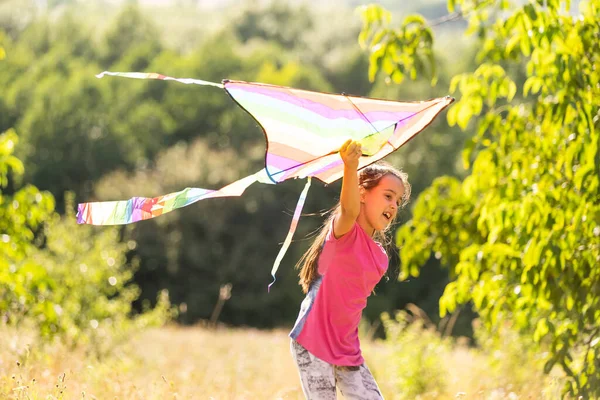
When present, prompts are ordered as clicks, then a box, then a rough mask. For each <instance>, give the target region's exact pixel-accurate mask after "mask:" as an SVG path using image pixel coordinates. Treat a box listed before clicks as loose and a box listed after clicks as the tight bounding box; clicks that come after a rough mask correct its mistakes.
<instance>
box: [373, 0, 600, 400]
mask: <svg viewBox="0 0 600 400" xmlns="http://www.w3.org/2000/svg"><path fill="white" fill-rule="evenodd" d="M455 8H457V9H459V10H460V13H461V15H464V16H465V17H466V18H468V20H469V29H468V31H469V32H470V33H477V35H478V36H479V38H480V50H479V54H478V60H480V65H479V66H478V67H477V69H475V71H473V72H468V73H462V74H459V75H457V76H455V77H454V78H453V79H452V82H451V84H450V87H449V91H450V92H451V93H457V94H458V95H459V101H458V102H457V103H456V105H455V106H454V107H453V108H452V109H451V110H450V111H449V112H448V114H447V116H448V123H449V124H450V125H454V124H457V125H458V126H460V127H461V128H462V129H466V128H467V127H468V126H469V125H470V124H472V125H473V126H474V127H475V129H476V133H475V135H474V136H473V138H472V139H470V140H469V141H468V142H467V144H466V146H465V149H464V152H463V159H464V162H465V164H466V166H470V164H471V161H472V166H471V170H470V175H469V176H468V177H466V178H465V179H464V180H462V181H459V180H457V179H455V178H451V177H443V178H439V179H437V180H435V181H434V183H433V184H432V186H431V187H430V188H428V189H427V190H425V191H424V192H423V193H422V194H421V195H420V196H419V198H418V200H417V202H416V204H415V207H414V210H413V219H412V220H411V221H410V222H409V223H408V224H406V225H405V226H404V227H402V228H401V229H400V230H399V232H398V236H397V240H398V243H401V244H402V246H403V248H402V251H401V259H402V263H403V264H402V270H403V277H407V276H410V275H412V276H417V275H418V274H419V268H420V266H421V265H423V263H424V262H426V261H427V260H428V259H429V258H430V257H431V256H432V255H435V256H436V258H441V261H442V262H443V264H444V265H446V266H448V267H449V268H450V270H451V273H452V275H453V276H454V280H453V281H452V282H451V283H449V284H448V285H447V286H446V289H445V292H444V295H443V297H442V298H441V299H440V308H441V312H442V314H444V313H446V312H452V311H454V310H455V309H456V307H457V305H459V304H464V303H466V302H469V301H472V302H473V304H474V306H475V308H476V310H477V311H478V312H479V314H480V315H481V317H482V318H483V319H484V320H485V321H486V322H487V324H488V326H489V327H490V328H491V329H494V327H495V326H497V325H498V324H500V323H501V322H502V321H511V322H512V323H513V324H514V326H516V327H518V328H519V329H520V330H521V331H522V332H523V333H524V334H525V335H530V336H531V337H532V338H533V339H534V340H535V341H536V342H538V343H541V344H543V345H546V346H548V347H549V349H550V350H551V351H550V356H549V358H548V360H547V363H546V366H545V371H546V372H549V371H550V370H551V369H552V367H553V366H554V365H558V366H560V367H561V368H562V369H563V370H564V371H565V372H566V374H567V375H568V376H569V377H570V381H569V383H568V385H567V387H566V388H565V390H566V391H568V392H570V393H572V394H577V395H583V396H585V397H586V398H595V397H597V396H600V188H599V179H600V149H599V147H600V141H599V136H600V129H599V128H600V71H599V70H598V65H600V25H598V20H599V19H600V2H599V1H597V0H590V1H582V2H580V3H579V9H578V10H577V11H574V12H573V13H572V12H571V4H570V2H569V1H565V2H562V1H558V0H548V1H529V2H526V3H525V4H521V3H520V4H519V5H511V4H509V2H507V1H501V2H491V1H466V0H465V1H460V0H458V1H454V0H451V1H449V2H448V9H449V11H451V12H454V11H455ZM382 15H385V11H384V10H382V9H380V8H379V7H375V6H374V7H371V8H369V9H367V11H366V12H365V14H364V16H365V21H366V22H365V28H364V30H363V33H362V37H363V38H364V37H370V38H371V39H370V41H368V43H369V45H370V48H371V50H372V57H371V65H372V68H373V69H374V70H383V72H384V73H386V74H387V75H391V76H392V78H393V77H394V76H395V77H396V80H399V79H397V77H398V75H399V74H405V73H406V72H410V66H411V65H413V64H414V63H416V62H417V61H416V60H417V58H418V55H419V53H422V54H429V51H430V50H429V49H430V43H431V41H430V40H429V39H427V40H418V39H415V38H421V39H422V38H423V35H425V36H427V37H428V35H429V30H428V29H429V28H427V23H426V22H425V21H422V20H419V19H418V18H412V17H409V18H408V19H407V20H406V21H405V23H404V24H403V25H402V27H401V28H400V30H399V31H398V30H394V29H390V28H389V27H387V26H385V25H384V26H382V17H381V16H382ZM416 20H419V21H420V22H419V23H420V24H421V25H422V26H419V27H418V28H416V29H415V30H414V31H413V33H414V32H417V33H414V34H413V35H412V36H407V35H406V34H405V33H404V30H405V27H406V26H407V24H409V23H411V21H416ZM413 39H414V40H413ZM382 48H385V49H387V50H386V51H382V50H381V49H382ZM407 50H409V51H407ZM398 53H404V54H409V55H414V56H415V57H412V59H405V58H404V57H403V56H401V55H398ZM398 57H401V58H400V61H398ZM522 76H524V77H525V80H524V82H522V83H521V82H520V77H522Z"/></svg>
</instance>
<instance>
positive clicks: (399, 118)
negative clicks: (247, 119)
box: [223, 80, 454, 183]
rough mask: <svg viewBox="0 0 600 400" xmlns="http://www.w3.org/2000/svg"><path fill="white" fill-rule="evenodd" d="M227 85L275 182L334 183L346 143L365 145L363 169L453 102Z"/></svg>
mask: <svg viewBox="0 0 600 400" xmlns="http://www.w3.org/2000/svg"><path fill="white" fill-rule="evenodd" d="M223 84H224V87H225V90H226V91H227V93H229V95H230V96H231V97H232V98H233V99H234V100H235V101H236V102H237V103H238V104H239V105H240V106H241V107H242V108H243V109H244V110H246V111H247V112H248V113H249V114H250V115H251V116H253V117H254V119H255V120H256V121H257V122H258V123H259V124H260V126H261V127H262V128H263V131H264V133H265V138H266V140H267V154H266V159H265V170H266V173H267V175H268V176H269V177H270V178H271V179H272V180H273V182H274V183H279V182H282V181H284V180H286V179H290V178H305V177H307V176H312V177H315V178H317V179H319V180H321V181H323V182H325V183H331V182H333V181H335V180H337V179H339V178H341V177H342V175H343V163H342V160H341V158H340V156H339V154H338V153H337V151H338V149H339V148H340V147H341V146H342V144H343V143H344V142H345V141H346V140H348V139H354V140H356V141H361V143H362V144H363V153H364V157H362V158H361V159H360V162H359V168H362V167H365V166H367V165H369V164H372V163H374V162H376V161H377V160H380V159H382V158H383V157H385V156H387V155H388V154H390V153H391V152H393V151H394V150H396V149H398V148H399V147H400V146H402V145H403V144H404V143H406V142H407V141H409V140H410V139H411V138H412V137H414V136H415V135H416V134H418V133H419V132H421V131H422V130H423V129H424V128H426V127H427V126H428V125H429V124H430V123H431V122H432V120H433V119H434V118H435V117H436V116H437V115H438V114H439V113H440V111H442V110H443V109H444V108H446V107H447V106H448V105H449V104H450V103H452V101H454V99H452V98H451V97H444V98H438V99H433V100H428V101H422V102H397V101H390V100H378V99H371V98H365V97H354V96H347V95H336V94H327V93H319V92H311V91H307V90H299V89H292V88H288V87H282V86H273V85H266V84H262V83H248V82H241V81H227V80H226V81H224V82H223Z"/></svg>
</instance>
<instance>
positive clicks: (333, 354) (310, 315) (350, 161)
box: [290, 140, 410, 400]
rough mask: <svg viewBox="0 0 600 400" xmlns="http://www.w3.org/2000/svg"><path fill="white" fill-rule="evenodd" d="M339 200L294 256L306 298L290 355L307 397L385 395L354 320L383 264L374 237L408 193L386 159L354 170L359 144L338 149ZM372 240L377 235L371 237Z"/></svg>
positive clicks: (404, 178)
mask: <svg viewBox="0 0 600 400" xmlns="http://www.w3.org/2000/svg"><path fill="white" fill-rule="evenodd" d="M340 155H341V157H342V160H343V161H344V177H343V181H342V191H341V195H340V203H339V204H338V205H337V207H336V208H335V209H334V211H333V212H332V213H331V215H330V217H329V218H328V220H327V221H326V222H325V224H324V225H323V228H322V229H321V232H320V234H319V235H318V236H317V238H316V239H315V241H314V243H313V244H312V246H311V247H310V249H308V251H307V252H306V253H305V254H304V256H303V257H302V258H301V259H300V261H299V262H298V266H301V271H300V284H301V285H302V289H303V291H304V293H306V298H305V299H304V301H303V302H302V306H301V308H300V313H299V315H298V319H297V320H296V324H295V326H294V328H293V329H292V332H291V333H290V337H291V338H292V341H291V350H292V356H293V358H294V361H295V362H296V365H297V366H298V370H299V372H300V380H301V383H302V390H303V391H304V395H305V396H306V398H307V399H310V400H313V399H335V398H336V386H337V387H338V388H339V389H340V391H341V392H342V394H343V395H344V397H345V398H346V399H361V400H364V399H382V398H383V397H382V395H381V392H380V391H379V388H378V387H377V383H376V382H375V379H374V378H373V375H372V374H371V372H370V371H369V369H368V368H367V366H366V365H365V363H364V359H363V358H362V355H361V351H360V342H359V339H358V324H359V322H360V317H361V314H362V310H363V309H364V308H365V306H366V304H367V297H368V296H369V294H371V292H372V291H373V288H374V287H375V285H376V284H377V283H378V282H379V280H380V279H381V277H382V276H383V275H384V273H385V272H386V270H387V267H388V257H387V254H386V252H385V250H384V248H383V247H382V246H381V244H380V243H379V242H378V241H385V235H384V232H385V231H386V229H387V228H388V226H389V225H390V223H391V222H392V221H393V220H394V218H395V217H396V214H397V213H398V209H399V208H401V207H402V206H404V205H405V204H406V203H407V202H408V199H409V197H410V185H409V184H408V180H407V175H406V174H405V173H403V172H400V171H398V170H396V169H394V168H393V167H391V166H389V165H387V164H373V165H370V166H368V167H365V168H364V169H362V170H361V171H360V174H359V173H358V172H357V168H358V161H359V159H360V157H361V155H362V152H361V146H360V144H359V143H357V142H354V141H351V140H349V141H347V142H346V143H344V145H343V146H342V148H341V149H340ZM375 239H377V240H378V241H376V240H375Z"/></svg>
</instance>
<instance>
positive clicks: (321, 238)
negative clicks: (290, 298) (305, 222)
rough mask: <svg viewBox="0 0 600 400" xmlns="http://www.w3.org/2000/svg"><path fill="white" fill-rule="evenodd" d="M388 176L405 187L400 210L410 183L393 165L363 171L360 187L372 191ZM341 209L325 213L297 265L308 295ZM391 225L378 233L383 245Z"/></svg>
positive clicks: (408, 193) (377, 164)
mask: <svg viewBox="0 0 600 400" xmlns="http://www.w3.org/2000/svg"><path fill="white" fill-rule="evenodd" d="M386 175H394V176H395V177H397V178H398V179H400V181H402V185H403V186H404V194H403V195H402V204H401V205H400V208H402V207H404V206H406V204H408V201H409V199H410V184H409V183H408V174H406V173H405V172H402V171H400V170H398V169H396V168H394V167H393V166H392V165H390V164H388V163H386V162H378V163H375V164H371V165H369V166H367V167H365V168H363V169H361V170H360V171H359V173H358V186H360V187H363V188H365V190H370V189H372V188H374V187H375V186H377V185H378V184H379V181H380V180H381V178H383V177H384V176H386ZM340 208H341V205H340V203H338V204H337V205H336V206H335V207H333V208H332V209H331V210H329V211H328V212H327V213H325V214H329V216H328V217H327V219H326V220H325V222H324V223H323V226H322V227H321V229H320V230H319V233H318V234H317V236H316V237H315V240H314V242H313V244H312V245H311V246H310V248H309V249H308V250H307V251H306V253H304V255H303V256H302V257H301V258H300V260H298V263H297V264H296V268H299V269H300V273H299V274H298V275H299V276H300V282H299V283H300V285H301V286H302V291H303V292H304V293H308V290H309V289H310V285H311V284H312V283H313V282H314V281H315V280H316V279H317V278H318V276H319V272H318V270H317V261H318V259H319V256H320V255H321V250H322V248H323V243H325V238H326V237H327V233H328V232H329V228H330V227H331V224H332V222H333V219H334V218H335V216H336V215H337V214H338V213H339V212H340ZM397 215H398V214H396V216H397ZM390 225H391V224H390ZM390 225H388V227H387V228H386V229H385V230H384V231H376V232H375V237H374V239H375V240H377V241H379V242H381V243H383V244H389V243H387V241H388V240H387V237H386V234H385V233H386V232H387V230H388V228H389V227H390Z"/></svg>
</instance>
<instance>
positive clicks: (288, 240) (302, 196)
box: [267, 176, 310, 292]
mask: <svg viewBox="0 0 600 400" xmlns="http://www.w3.org/2000/svg"><path fill="white" fill-rule="evenodd" d="M309 188H310V176H309V177H308V178H307V179H306V185H304V190H302V193H300V197H299V198H298V204H296V209H295V210H294V217H293V218H292V223H291V225H290V230H289V231H288V234H287V236H286V238H285V241H284V242H283V246H281V249H280V250H279V254H277V258H276V259H275V262H274V263H273V268H272V269H271V276H272V277H273V282H271V283H270V284H269V286H268V288H267V291H268V292H270V291H271V286H273V284H274V283H275V281H276V280H277V279H276V278H275V273H276V272H277V269H279V264H280V263H281V260H282V259H283V256H284V255H285V253H286V252H287V249H288V247H290V243H291V242H292V237H293V236H294V232H296V227H297V226H298V220H299V219H300V214H301V213H302V208H303V207H304V201H305V200H306V195H307V193H308V189H309Z"/></svg>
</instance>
